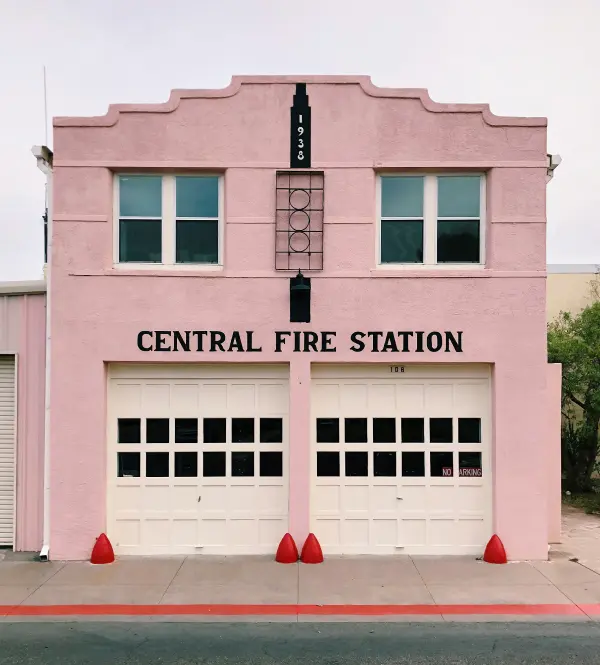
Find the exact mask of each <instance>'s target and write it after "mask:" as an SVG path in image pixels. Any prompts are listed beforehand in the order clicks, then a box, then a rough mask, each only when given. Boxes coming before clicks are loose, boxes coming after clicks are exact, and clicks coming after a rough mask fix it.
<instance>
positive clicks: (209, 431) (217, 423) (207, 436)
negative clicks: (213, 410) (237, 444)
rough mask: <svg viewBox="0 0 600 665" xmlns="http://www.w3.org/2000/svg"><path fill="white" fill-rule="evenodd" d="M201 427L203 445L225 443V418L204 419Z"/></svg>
mask: <svg viewBox="0 0 600 665" xmlns="http://www.w3.org/2000/svg"><path fill="white" fill-rule="evenodd" d="M202 425H203V430H204V431H203V434H204V443H225V441H227V421H226V420H225V418H205V419H204V422H203V423H202Z"/></svg>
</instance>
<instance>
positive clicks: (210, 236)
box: [175, 220, 219, 263]
mask: <svg viewBox="0 0 600 665" xmlns="http://www.w3.org/2000/svg"><path fill="white" fill-rule="evenodd" d="M176 225H177V229H176V235H177V237H176V240H175V261H176V262H177V263H218V262H219V222H217V221H216V220H215V221H210V220H209V221H204V220H202V221H194V220H187V221H180V220H177V222H176Z"/></svg>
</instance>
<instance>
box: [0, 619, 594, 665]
mask: <svg viewBox="0 0 600 665" xmlns="http://www.w3.org/2000/svg"><path fill="white" fill-rule="evenodd" d="M599 660H600V623H591V622H590V623H572V624H569V623H562V624H550V623H539V624H528V623H509V624H487V623H479V624H462V623H454V624H451V623H446V624H443V623H430V624H409V623H395V624H392V623H387V624H384V623H376V624H375V623H354V624H352V623H338V624H334V623H321V624H289V623H272V624H242V623H238V624H225V623H151V622H146V623H129V622H121V623H105V622H98V623H92V622H81V623H62V622H55V623H38V622H31V623H0V663H1V664H2V665H8V664H11V665H12V664H13V663H14V664H15V665H16V664H17V663H18V664H25V663H27V665H36V664H37V663H40V664H41V663H44V665H54V664H56V665H58V664H59V663H60V665H70V664H71V663H72V664H75V663H77V664H78V665H87V664H93V665H121V664H127V665H134V664H137V663H140V664H142V663H143V664H144V665H152V664H154V663H161V664H169V665H187V664H188V663H190V664H191V663H210V664H211V665H221V664H225V663H227V665H234V664H238V663H252V664H253V665H254V664H256V665H258V664H261V665H262V664H265V665H267V664H268V665H283V664H285V663H290V664H291V663H293V664H294V665H303V664H304V663H306V664H307V665H308V664H310V665H325V664H328V665H333V664H337V663H345V664H348V665H354V664H355V663H356V664H358V663H361V664H362V663H368V664H373V665H375V664H377V665H392V664H394V665H395V664H400V663H402V664H404V663H406V664H408V663H410V664H411V665H423V664H427V665H431V664H433V663H435V664H440V665H441V664H444V665H447V664H450V663H452V664H453V665H466V664H471V663H473V664H477V665H492V664H496V663H502V664H503V665H509V664H510V665H512V664H513V663H514V664H515V665H517V664H519V665H530V664H533V663H536V664H543V665H552V664H554V663H556V664H557V665H558V664H560V665H569V664H570V663H577V665H586V664H587V663H590V664H591V663H594V664H596V663H598V662H599Z"/></svg>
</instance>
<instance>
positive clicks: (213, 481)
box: [45, 76, 560, 559]
mask: <svg viewBox="0 0 600 665" xmlns="http://www.w3.org/2000/svg"><path fill="white" fill-rule="evenodd" d="M52 179H53V183H52V193H53V201H52V211H51V222H52V233H51V240H52V250H51V265H50V271H49V275H50V277H49V298H50V300H49V302H50V305H49V315H50V342H49V344H50V353H49V359H50V383H49V394H50V409H49V413H50V430H49V437H48V445H49V451H50V452H49V454H48V458H47V459H48V460H49V466H48V482H49V491H48V493H47V497H46V500H47V504H46V507H47V515H46V537H45V541H46V542H45V545H46V546H49V549H50V555H51V557H52V558H53V559H80V558H87V557H88V556H89V553H90V550H91V547H92V546H93V544H94V541H95V538H96V537H97V536H98V535H99V534H100V533H101V532H104V531H105V532H106V533H107V534H108V536H109V538H110V539H111V541H112V543H113V546H114V548H115V551H116V552H117V554H122V555H125V554H175V553H179V554H180V553H190V554H192V553H197V554H202V553H205V554H260V553H269V554H271V553H273V552H274V551H275V549H276V547H277V544H278V542H279V540H280V539H281V537H282V536H283V535H284V534H285V533H286V532H287V531H289V532H291V534H292V535H293V536H294V538H295V539H296V542H297V543H298V545H299V546H301V545H302V543H303V542H304V539H305V538H306V536H307V535H308V533H309V532H311V531H312V532H314V533H315V534H316V535H317V537H318V539H319V541H320V542H321V545H322V547H323V550H324V553H325V555H326V556H327V555H328V554H386V555H388V554H396V553H400V554H402V553H407V554H453V555H454V554H471V555H480V554H481V553H482V552H483V549H484V547H485V544H486V543H487V541H488V540H489V538H490V536H491V535H492V534H493V533H497V534H498V535H499V536H500V537H501V539H502V540H503V542H504V544H505V547H506V549H507V553H508V556H509V558H511V559H526V558H529V559H531V558H533V559H544V558H546V557H547V550H548V542H549V541H550V540H553V539H556V537H557V529H558V528H559V523H558V520H559V516H560V504H559V503H557V501H558V502H559V501H560V494H559V490H560V485H559V483H560V466H559V465H560V458H559V456H560V450H559V445H558V436H559V431H557V422H556V421H557V418H558V421H559V420H560V416H559V415H558V416H557V418H552V417H550V416H549V413H554V412H557V413H559V412H558V407H559V405H558V404H557V401H556V400H557V395H558V396H560V375H559V373H558V372H557V369H556V368H554V367H549V366H548V365H547V360H546V312H545V305H546V302H545V298H546V296H545V279H546V258H545V240H546V216H545V215H546V212H545V201H546V186H547V181H548V155H547V148H546V120H545V119H543V118H516V117H498V116H495V115H493V114H492V113H491V112H490V110H489V109H488V107H487V106H485V105H472V104H438V103H435V102H433V101H432V100H431V99H430V98H429V96H428V95H427V93H426V92H425V91H424V90H412V89H410V90H405V89H399V90H396V89H386V88H378V87H376V86H374V85H373V84H372V83H371V82H370V80H369V79H368V78H365V77H316V76H313V77H238V78H234V79H233V80H232V83H231V85H229V86H228V87H227V88H225V89H223V90H185V91H183V90H180V91H174V92H173V93H172V94H171V97H170V99H169V101H168V102H166V103H164V104H145V105H117V106H112V107H110V109H109V111H108V113H107V114H106V115H105V116H101V117H91V118H56V119H55V120H54V161H53V174H52ZM557 464H558V466H557Z"/></svg>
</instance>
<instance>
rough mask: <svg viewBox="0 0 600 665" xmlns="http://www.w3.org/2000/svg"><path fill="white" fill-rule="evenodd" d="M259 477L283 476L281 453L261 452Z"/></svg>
mask: <svg viewBox="0 0 600 665" xmlns="http://www.w3.org/2000/svg"><path fill="white" fill-rule="evenodd" d="M260 475H261V476H265V477H271V478H274V477H276V478H281V476H283V453H281V452H270V451H269V452H261V453H260Z"/></svg>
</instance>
